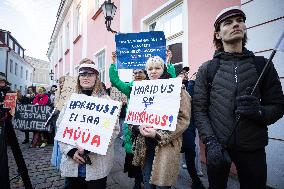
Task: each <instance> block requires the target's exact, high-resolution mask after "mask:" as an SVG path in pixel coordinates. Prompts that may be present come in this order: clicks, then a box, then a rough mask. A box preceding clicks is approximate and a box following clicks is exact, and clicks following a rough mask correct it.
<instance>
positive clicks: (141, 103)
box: [125, 78, 182, 131]
mask: <svg viewBox="0 0 284 189" xmlns="http://www.w3.org/2000/svg"><path fill="white" fill-rule="evenodd" d="M181 87H182V80H181V78H171V79H158V80H144V81H136V82H134V85H133V87H132V91H131V94H130V101H129V104H128V112H127V115H126V118H125V122H126V123H128V124H133V125H149V126H153V127H154V128H155V129H161V130H169V131H175V129H176V124H177V116H178V112H179V107H180V93H181Z"/></svg>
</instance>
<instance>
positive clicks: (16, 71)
mask: <svg viewBox="0 0 284 189" xmlns="http://www.w3.org/2000/svg"><path fill="white" fill-rule="evenodd" d="M17 74H18V63H15V75H17Z"/></svg>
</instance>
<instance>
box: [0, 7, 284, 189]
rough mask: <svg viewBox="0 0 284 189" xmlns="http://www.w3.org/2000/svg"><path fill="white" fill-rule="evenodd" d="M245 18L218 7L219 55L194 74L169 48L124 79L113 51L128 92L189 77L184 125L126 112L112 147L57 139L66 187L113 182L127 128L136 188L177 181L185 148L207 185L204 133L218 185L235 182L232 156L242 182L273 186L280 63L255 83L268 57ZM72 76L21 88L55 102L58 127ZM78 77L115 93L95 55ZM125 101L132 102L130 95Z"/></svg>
mask: <svg viewBox="0 0 284 189" xmlns="http://www.w3.org/2000/svg"><path fill="white" fill-rule="evenodd" d="M245 20H246V15H245V14H244V12H243V11H242V10H241V9H240V8H239V7H229V8H226V9H224V10H222V11H221V12H220V14H218V15H217V17H216V20H215V23H214V28H215V31H214V39H213V42H214V45H215V47H216V52H215V54H214V56H213V58H212V60H209V61H207V62H205V63H204V64H202V66H201V67H200V68H199V70H198V72H197V73H194V74H192V75H191V77H189V67H184V68H183V69H182V70H181V71H180V72H179V73H176V70H175V68H174V66H173V65H172V64H171V63H170V60H171V57H172V53H171V51H169V50H167V52H166V62H164V60H163V59H162V58H161V57H159V56H153V57H150V58H149V59H148V60H147V62H146V66H145V69H135V70H133V81H132V82H123V81H122V80H120V78H119V75H118V70H117V69H116V62H117V60H116V53H115V52H114V53H112V64H111V65H110V68H109V76H110V82H111V84H112V86H113V87H116V88H117V89H118V90H119V91H121V93H123V94H125V95H126V96H127V98H128V100H129V98H130V94H131V90H132V87H133V85H134V83H135V82H139V81H142V80H157V79H168V78H175V77H181V78H182V83H183V85H182V86H183V87H182V89H181V94H180V96H181V98H180V108H179V112H178V117H177V126H176V130H175V131H163V130H159V129H155V128H153V127H152V126H151V125H131V124H126V123H124V120H123V117H124V116H125V113H124V116H121V118H122V119H118V120H117V122H120V125H121V126H120V128H119V124H117V125H116V127H115V129H114V132H113V135H112V139H111V143H110V144H109V147H108V150H107V153H106V155H99V154H96V153H93V152H90V151H88V150H86V149H83V148H82V147H81V146H78V145H76V146H72V145H69V144H65V143H62V142H60V141H53V140H50V142H51V143H54V146H53V153H52V158H51V162H52V165H53V166H55V167H57V168H58V169H60V171H61V176H62V177H65V186H64V188H66V189H71V188H74V189H77V188H86V189H90V188H96V189H105V188H106V182H107V176H108V175H109V173H110V170H111V168H112V165H113V161H114V156H115V155H116V154H115V153H114V141H115V140H114V139H115V138H116V137H117V136H118V135H119V130H120V129H121V130H122V131H120V132H121V133H122V135H123V137H121V138H122V139H123V147H124V149H125V152H126V156H125V165H124V172H127V173H128V176H129V177H130V178H134V180H135V184H134V186H133V188H134V189H140V188H142V187H144V189H154V188H156V189H166V188H171V186H173V185H174V184H175V182H176V180H177V176H178V173H179V167H180V159H181V158H180V157H181V153H184V159H185V160H184V161H185V164H184V165H183V167H184V168H186V169H187V170H188V173H189V175H190V177H191V179H192V184H191V188H192V189H203V188H205V187H204V185H203V183H202V182H201V180H200V176H202V175H203V174H202V172H201V170H200V165H199V163H200V159H199V158H198V157H199V137H198V135H199V136H200V140H201V142H202V143H204V144H205V155H206V166H207V174H208V181H209V188H210V189H225V188H226V187H227V181H228V175H229V171H230V167H231V164H232V162H233V163H234V164H235V166H236V169H237V173H238V179H239V182H240V188H242V189H246V188H249V189H262V188H266V180H267V165H266V154H265V146H266V145H267V144H268V135H267V126H268V125H270V124H273V123H274V122H276V121H277V120H279V119H280V118H281V117H282V116H283V113H284V95H283V91H282V87H281V84H280V81H279V77H278V74H277V72H276V70H275V68H274V66H273V64H269V65H268V67H267V70H266V72H264V75H263V78H262V80H261V82H260V84H259V85H258V86H256V87H255V90H254V89H253V88H254V84H255V83H256V81H257V79H258V78H259V75H260V74H259V70H262V69H263V67H264V66H261V65H262V62H266V60H265V59H264V58H263V57H257V56H255V55H254V54H253V53H252V52H251V51H249V50H247V49H246V48H245V45H246V40H247V34H246V26H245ZM173 56H174V55H173ZM259 67H260V69H259ZM65 79H66V78H65V77H61V78H60V79H59V87H56V86H52V87H51V90H50V91H49V92H48V93H46V91H45V88H43V87H40V88H39V90H38V93H36V92H35V91H34V90H33V88H32V87H29V88H28V92H27V94H26V95H21V94H20V92H19V91H17V92H18V101H19V102H20V103H27V104H34V105H52V106H54V107H55V109H56V113H55V114H54V115H53V119H52V123H53V125H56V126H57V127H58V126H59V125H60V123H61V121H62V118H63V116H64V113H65V109H66V107H64V106H63V107H60V108H59V107H58V106H56V103H57V100H58V98H59V96H60V91H61V90H62V88H63V85H64V81H65ZM76 82H77V84H76V86H74V88H75V93H78V94H85V95H87V96H94V97H98V98H102V99H110V96H109V93H108V90H107V89H105V85H104V84H103V83H102V82H101V81H100V79H99V71H98V70H97V69H96V66H95V63H94V62H93V61H92V60H90V59H87V58H86V59H83V60H82V61H80V63H79V75H78V76H77V79H76ZM4 85H5V86H6V83H3V79H1V80H0V87H2V88H3V86H4ZM57 88H58V90H57ZM5 90H6V89H5ZM56 90H57V93H56V94H57V96H56V95H55V91H56ZM124 105H125V107H127V103H126V102H124ZM126 111H127V110H126ZM54 129H55V130H56V128H54ZM197 130H198V132H197ZM54 132H55V131H54ZM47 135H48V133H46V132H38V131H34V132H33V139H32V141H31V147H44V146H45V145H46V144H47V143H48V139H50V138H52V137H48V136H47ZM25 136H26V137H25V140H24V141H23V143H28V142H29V132H28V131H25ZM196 141H197V142H196ZM196 159H197V163H196Z"/></svg>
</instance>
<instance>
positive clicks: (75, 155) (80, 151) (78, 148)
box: [73, 143, 85, 164]
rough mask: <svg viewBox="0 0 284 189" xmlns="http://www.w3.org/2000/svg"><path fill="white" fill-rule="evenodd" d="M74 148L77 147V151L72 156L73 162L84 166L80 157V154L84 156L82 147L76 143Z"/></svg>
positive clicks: (83, 161)
mask: <svg viewBox="0 0 284 189" xmlns="http://www.w3.org/2000/svg"><path fill="white" fill-rule="evenodd" d="M76 147H77V151H76V152H75V154H74V156H73V160H74V161H76V162H77V163H79V164H84V163H85V160H84V158H83V157H82V156H81V155H82V154H84V149H83V148H82V147H80V146H79V145H78V144H77V143H76Z"/></svg>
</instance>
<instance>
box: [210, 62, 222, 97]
mask: <svg viewBox="0 0 284 189" xmlns="http://www.w3.org/2000/svg"><path fill="white" fill-rule="evenodd" d="M219 67H220V59H219V58H213V59H212V60H211V61H210V63H209V64H208V66H207V84H208V94H209V96H210V92H211V88H212V83H213V80H214V77H215V75H216V73H217V71H218V69H219Z"/></svg>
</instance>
